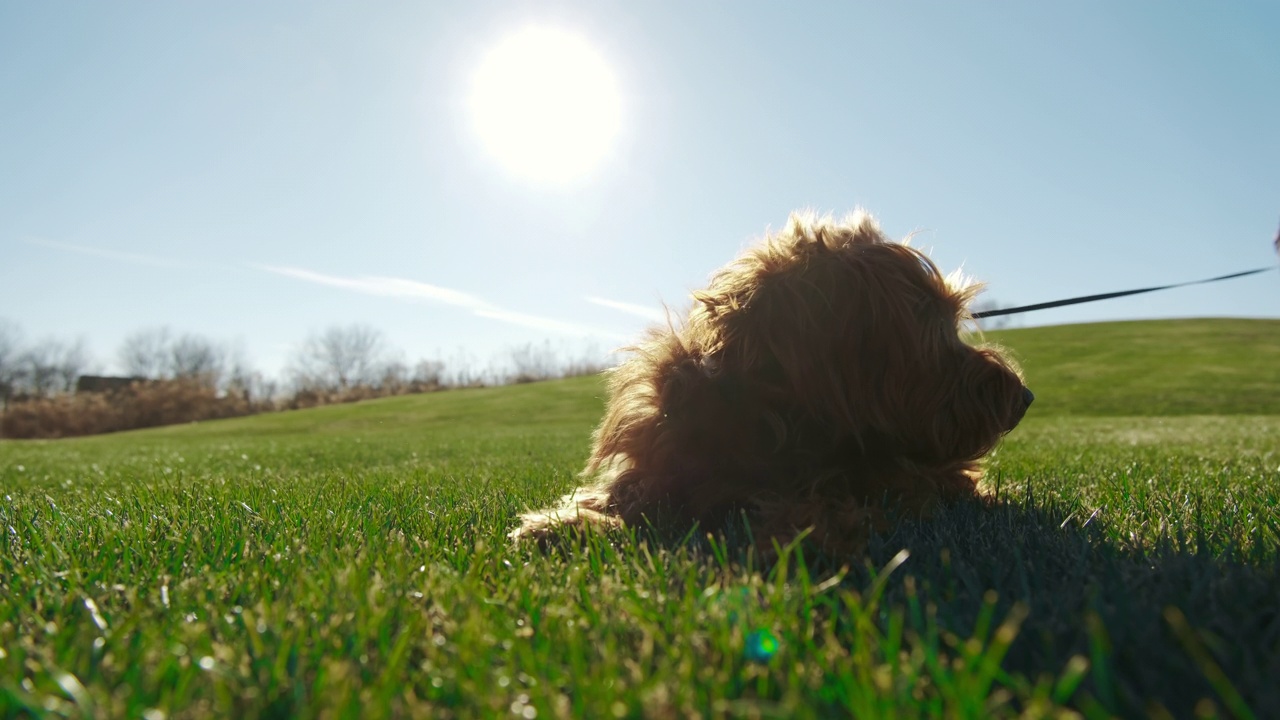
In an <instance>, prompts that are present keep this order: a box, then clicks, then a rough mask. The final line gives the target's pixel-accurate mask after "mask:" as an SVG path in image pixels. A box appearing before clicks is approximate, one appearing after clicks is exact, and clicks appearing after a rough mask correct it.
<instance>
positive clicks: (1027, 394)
mask: <svg viewBox="0 0 1280 720" xmlns="http://www.w3.org/2000/svg"><path fill="white" fill-rule="evenodd" d="M1035 400H1036V394H1035V393H1033V392H1031V388H1029V387H1026V386H1023V388H1022V404H1023V405H1026V406H1027V407H1031V403H1033V402H1035Z"/></svg>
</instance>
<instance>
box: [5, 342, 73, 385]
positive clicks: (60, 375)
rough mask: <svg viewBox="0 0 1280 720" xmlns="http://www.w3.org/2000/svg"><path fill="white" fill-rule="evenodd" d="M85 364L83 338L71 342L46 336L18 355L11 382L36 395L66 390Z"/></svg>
mask: <svg viewBox="0 0 1280 720" xmlns="http://www.w3.org/2000/svg"><path fill="white" fill-rule="evenodd" d="M88 364H89V353H88V350H87V349H86V348H85V345H84V340H78V341H76V343H75V344H74V345H65V344H63V343H62V342H59V341H58V340H54V339H49V340H45V341H43V342H41V343H39V344H37V345H33V346H32V347H29V348H27V349H26V350H24V351H23V352H22V353H21V354H19V355H18V360H17V366H18V377H17V378H16V382H15V383H14V384H15V385H16V386H17V387H19V388H21V389H22V390H24V391H25V392H27V393H29V394H31V395H34V396H36V397H46V396H48V395H52V394H54V393H57V392H66V391H69V390H71V389H72V388H74V387H75V384H76V378H77V377H79V376H80V372H81V371H82V370H84V368H85V367H86V366H87V365H88Z"/></svg>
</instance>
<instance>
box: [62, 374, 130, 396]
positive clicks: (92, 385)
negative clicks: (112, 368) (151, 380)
mask: <svg viewBox="0 0 1280 720" xmlns="http://www.w3.org/2000/svg"><path fill="white" fill-rule="evenodd" d="M136 382H147V379H146V378H143V377H112V376H110V375H81V376H80V377H79V378H77V379H76V393H77V394H79V393H113V392H119V391H121V390H126V389H128V387H129V386H130V385H132V384H134V383H136Z"/></svg>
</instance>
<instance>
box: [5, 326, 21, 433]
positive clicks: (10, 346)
mask: <svg viewBox="0 0 1280 720" xmlns="http://www.w3.org/2000/svg"><path fill="white" fill-rule="evenodd" d="M21 347H22V328H20V327H18V324H17V323H15V322H13V321H11V320H6V319H3V318H0V402H3V407H4V409H5V410H8V409H9V398H10V396H12V395H13V392H14V384H15V383H16V382H17V380H18V374H19V371H18V356H19V355H20V354H21V352H22V351H21Z"/></svg>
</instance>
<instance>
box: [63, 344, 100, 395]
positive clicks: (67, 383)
mask: <svg viewBox="0 0 1280 720" xmlns="http://www.w3.org/2000/svg"><path fill="white" fill-rule="evenodd" d="M91 364H93V358H92V356H91V355H90V354H89V346H88V343H86V342H85V339H84V338H83V337H79V338H76V341H75V342H74V343H72V344H70V345H63V346H62V354H61V357H59V358H58V363H57V372H58V380H59V382H60V383H61V387H59V388H58V389H59V390H60V391H61V392H71V391H72V390H74V389H75V387H76V380H77V379H78V378H79V377H80V376H81V375H83V374H84V373H85V371H86V370H88V369H89V366H90V365H91Z"/></svg>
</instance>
